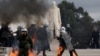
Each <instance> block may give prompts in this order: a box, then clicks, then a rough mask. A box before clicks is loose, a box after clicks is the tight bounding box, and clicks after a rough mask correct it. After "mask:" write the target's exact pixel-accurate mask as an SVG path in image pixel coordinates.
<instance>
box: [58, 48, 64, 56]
mask: <svg viewBox="0 0 100 56" xmlns="http://www.w3.org/2000/svg"><path fill="white" fill-rule="evenodd" d="M62 51H63V47H61V46H60V47H59V48H58V51H57V56H59V55H60V54H61V52H62Z"/></svg>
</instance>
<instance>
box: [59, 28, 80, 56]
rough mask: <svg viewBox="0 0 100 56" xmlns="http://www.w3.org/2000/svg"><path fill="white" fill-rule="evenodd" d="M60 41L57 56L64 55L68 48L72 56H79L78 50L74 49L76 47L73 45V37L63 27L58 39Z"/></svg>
mask: <svg viewBox="0 0 100 56" xmlns="http://www.w3.org/2000/svg"><path fill="white" fill-rule="evenodd" d="M58 40H59V43H60V44H59V49H58V52H57V56H62V54H63V52H64V50H65V49H66V48H67V49H68V50H69V54H70V56H74V55H73V54H75V55H76V56H78V54H77V52H76V50H75V49H74V47H73V45H72V43H71V37H70V35H69V34H68V32H67V31H66V28H65V27H61V30H60V37H58Z"/></svg>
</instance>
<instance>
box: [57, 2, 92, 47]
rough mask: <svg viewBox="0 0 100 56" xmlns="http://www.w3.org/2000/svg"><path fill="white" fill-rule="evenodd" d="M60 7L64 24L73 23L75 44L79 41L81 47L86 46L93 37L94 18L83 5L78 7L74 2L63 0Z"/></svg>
mask: <svg viewBox="0 0 100 56" xmlns="http://www.w3.org/2000/svg"><path fill="white" fill-rule="evenodd" d="M58 7H59V8H60V12H61V20H62V25H63V26H65V27H66V28H67V26H66V25H67V24H70V25H71V30H72V37H73V44H76V43H77V42H78V43H79V45H78V46H79V48H86V47H87V46H88V42H89V41H90V38H91V31H92V27H93V19H92V18H91V17H90V16H89V14H88V12H86V11H84V9H83V8H82V7H79V8H76V7H75V6H74V3H70V2H67V1H62V2H61V3H60V4H59V5H58Z"/></svg>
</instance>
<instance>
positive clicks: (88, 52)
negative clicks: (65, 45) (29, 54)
mask: <svg viewBox="0 0 100 56" xmlns="http://www.w3.org/2000/svg"><path fill="white" fill-rule="evenodd" d="M57 48H58V43H57V40H54V41H53V42H52V43H51V49H52V51H51V52H49V51H47V52H46V54H47V56H56V53H57ZM76 51H77V52H78V55H79V56H100V49H76ZM39 56H42V54H40V55H39ZM63 56H69V52H68V50H66V51H65V52H64V54H63Z"/></svg>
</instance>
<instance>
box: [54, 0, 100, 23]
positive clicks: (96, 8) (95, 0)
mask: <svg viewBox="0 0 100 56" xmlns="http://www.w3.org/2000/svg"><path fill="white" fill-rule="evenodd" d="M55 1H56V2H57V3H60V2H61V1H62V0H55ZM66 1H68V2H73V3H74V4H75V6H76V7H80V6H81V7H83V8H84V10H85V11H87V12H88V13H89V15H90V16H91V17H92V18H93V19H94V20H95V21H98V20H100V19H99V18H100V0H66Z"/></svg>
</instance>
